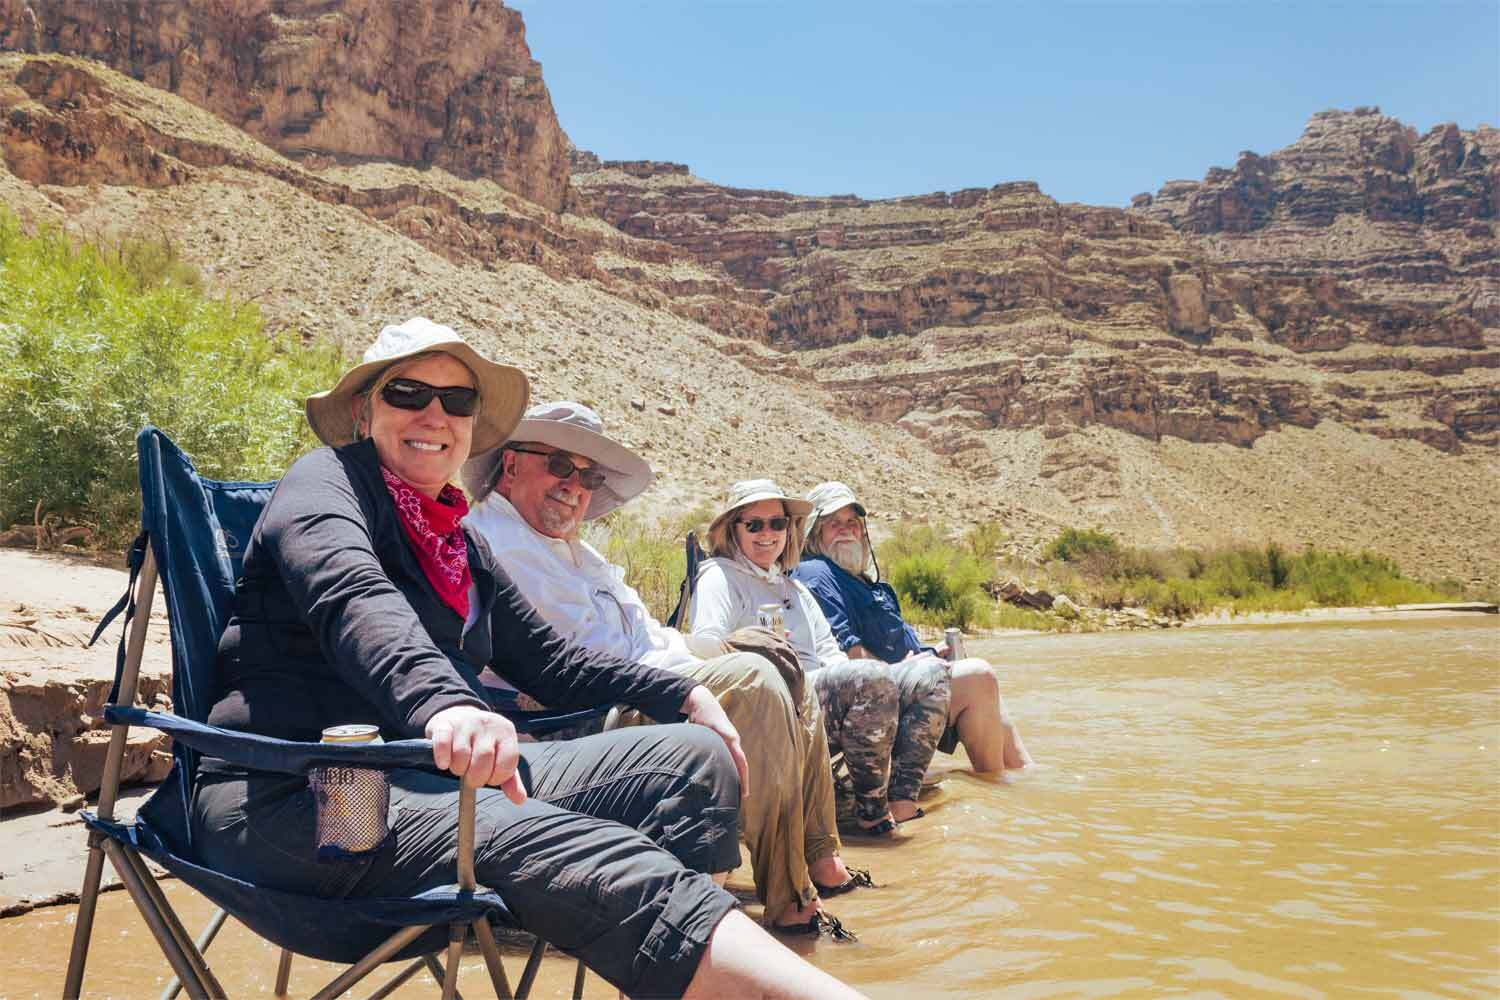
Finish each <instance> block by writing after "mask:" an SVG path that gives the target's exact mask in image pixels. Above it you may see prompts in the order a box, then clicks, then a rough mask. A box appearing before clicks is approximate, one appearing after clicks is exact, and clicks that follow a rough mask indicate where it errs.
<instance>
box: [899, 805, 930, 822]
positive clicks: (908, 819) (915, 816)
mask: <svg viewBox="0 0 1500 1000" xmlns="http://www.w3.org/2000/svg"><path fill="white" fill-rule="evenodd" d="M926 815H927V810H926V809H923V808H922V807H921V806H917V811H916V812H914V813H912V814H911V815H910V816H908V817H906V818H905V819H898V820H896V822H897V823H910V822H911V821H912V820H914V819H921V818H922V817H923V816H926Z"/></svg>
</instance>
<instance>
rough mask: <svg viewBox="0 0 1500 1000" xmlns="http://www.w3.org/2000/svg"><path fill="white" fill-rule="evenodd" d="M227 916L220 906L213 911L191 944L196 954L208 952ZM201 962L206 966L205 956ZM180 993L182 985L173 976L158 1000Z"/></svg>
mask: <svg viewBox="0 0 1500 1000" xmlns="http://www.w3.org/2000/svg"><path fill="white" fill-rule="evenodd" d="M228 916H229V911H227V910H225V909H224V908H223V907H222V906H221V907H219V908H218V909H217V910H215V911H214V915H213V916H211V917H209V918H208V925H207V926H206V927H204V928H203V933H201V934H199V935H198V939H197V940H196V941H194V942H193V947H195V948H197V949H198V954H200V955H202V954H203V953H204V952H205V951H207V950H208V946H209V945H211V944H213V943H214V938H216V937H218V935H219V929H220V928H221V927H223V926H224V919H225V918H226V917H228ZM203 962H204V964H205V965H207V964H208V956H207V955H204V956H203ZM180 992H182V984H181V983H180V982H178V981H177V977H176V976H173V977H172V979H171V980H170V981H169V982H168V983H167V988H166V989H164V990H162V991H161V997H160V1000H173V998H174V997H176V996H177V994H178V993H180Z"/></svg>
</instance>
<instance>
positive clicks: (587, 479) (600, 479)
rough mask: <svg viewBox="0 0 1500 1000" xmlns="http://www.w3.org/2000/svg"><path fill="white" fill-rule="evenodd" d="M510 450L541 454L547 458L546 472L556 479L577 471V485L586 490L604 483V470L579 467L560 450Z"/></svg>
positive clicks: (569, 475)
mask: <svg viewBox="0 0 1500 1000" xmlns="http://www.w3.org/2000/svg"><path fill="white" fill-rule="evenodd" d="M511 451H519V452H520V453H521V454H523V455H542V456H545V457H546V459H547V473H548V474H549V475H552V476H555V477H557V478H558V479H568V478H569V477H571V476H572V475H573V473H575V472H576V473H578V485H579V486H582V487H583V488H584V489H586V490H597V489H598V488H599V487H601V486H603V485H604V479H605V474H604V470H603V469H600V468H597V467H591V468H587V469H584V468H580V467H579V466H577V465H574V464H573V460H572V459H571V458H569V457H568V456H567V455H564V454H563V453H562V452H560V451H536V450H535V449H533V448H512V449H511Z"/></svg>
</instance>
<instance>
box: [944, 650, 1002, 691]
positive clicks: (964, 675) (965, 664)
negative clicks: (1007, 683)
mask: <svg viewBox="0 0 1500 1000" xmlns="http://www.w3.org/2000/svg"><path fill="white" fill-rule="evenodd" d="M953 679H954V680H955V681H962V682H964V683H966V684H973V685H982V686H984V687H986V688H991V689H993V690H994V691H995V693H997V694H998V693H999V691H1000V679H999V678H998V677H996V676H995V668H994V667H992V666H990V665H989V663H988V661H986V660H981V659H980V658H979V657H977V656H971V657H969V658H968V659H966V660H959V661H958V662H957V663H955V664H953Z"/></svg>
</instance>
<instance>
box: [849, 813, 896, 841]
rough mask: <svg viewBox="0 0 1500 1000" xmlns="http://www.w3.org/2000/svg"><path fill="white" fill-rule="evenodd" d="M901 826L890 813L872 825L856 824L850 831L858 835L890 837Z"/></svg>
mask: <svg viewBox="0 0 1500 1000" xmlns="http://www.w3.org/2000/svg"><path fill="white" fill-rule="evenodd" d="M899 826H900V824H899V823H897V822H896V821H895V819H894V818H892V817H891V816H890V815H889V814H887V815H886V817H885V818H884V819H882V820H880V821H879V822H878V823H875V824H873V825H871V826H863V825H856V826H855V827H854V828H853V829H851V830H849V833H851V834H853V835H854V836H857V837H889V836H890V835H891V834H893V833H895V832H896V829H897V828H898V827H899Z"/></svg>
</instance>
